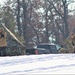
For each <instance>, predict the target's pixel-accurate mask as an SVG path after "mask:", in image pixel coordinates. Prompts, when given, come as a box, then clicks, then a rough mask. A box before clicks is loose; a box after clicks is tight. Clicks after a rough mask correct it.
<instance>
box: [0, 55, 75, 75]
mask: <svg viewBox="0 0 75 75" xmlns="http://www.w3.org/2000/svg"><path fill="white" fill-rule="evenodd" d="M27 74H28V75H29V74H31V75H35V74H36V75H37V74H60V75H61V74H75V54H46V55H44V54H43V55H24V56H11V57H8V56H7V57H0V75H27Z"/></svg>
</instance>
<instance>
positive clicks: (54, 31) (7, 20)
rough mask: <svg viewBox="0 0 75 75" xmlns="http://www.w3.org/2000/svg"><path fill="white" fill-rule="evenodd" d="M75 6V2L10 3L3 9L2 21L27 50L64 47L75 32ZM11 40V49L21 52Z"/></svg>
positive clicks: (31, 0) (0, 12) (11, 0)
mask: <svg viewBox="0 0 75 75" xmlns="http://www.w3.org/2000/svg"><path fill="white" fill-rule="evenodd" d="M72 3H74V0H7V1H6V2H5V3H4V5H1V6H0V18H1V19H2V20H1V22H2V23H4V24H5V26H6V27H7V28H9V29H10V30H11V31H12V32H13V33H14V34H15V36H16V37H17V38H18V39H19V40H20V41H21V42H22V43H23V44H24V45H25V47H26V48H31V47H34V46H36V45H37V44H39V43H51V42H54V43H56V44H62V43H63V42H64V40H65V39H66V38H67V37H68V36H69V34H70V33H71V32H75V17H74V16H75V13H74V10H71V9H69V5H70V4H72ZM7 38H8V39H7V41H8V46H10V47H13V45H15V46H18V47H17V48H21V45H19V44H18V43H17V42H16V41H15V40H14V39H13V38H12V37H11V36H10V35H8V37H7ZM17 50H19V49H17ZM20 50H21V49H20Z"/></svg>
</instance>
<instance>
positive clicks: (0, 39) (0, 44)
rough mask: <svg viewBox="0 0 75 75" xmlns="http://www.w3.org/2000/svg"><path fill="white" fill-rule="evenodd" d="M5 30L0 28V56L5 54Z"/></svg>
mask: <svg viewBox="0 0 75 75" xmlns="http://www.w3.org/2000/svg"><path fill="white" fill-rule="evenodd" d="M6 47H7V42H6V32H5V31H4V29H3V28H0V56H6Z"/></svg>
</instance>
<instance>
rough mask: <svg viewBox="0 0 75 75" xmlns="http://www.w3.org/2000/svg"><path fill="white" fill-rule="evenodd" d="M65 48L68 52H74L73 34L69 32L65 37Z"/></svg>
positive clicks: (74, 41)
mask: <svg viewBox="0 0 75 75" xmlns="http://www.w3.org/2000/svg"><path fill="white" fill-rule="evenodd" d="M66 44H67V48H68V50H69V53H74V46H75V34H74V33H71V35H70V36H69V37H68V38H67V39H66Z"/></svg>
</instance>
